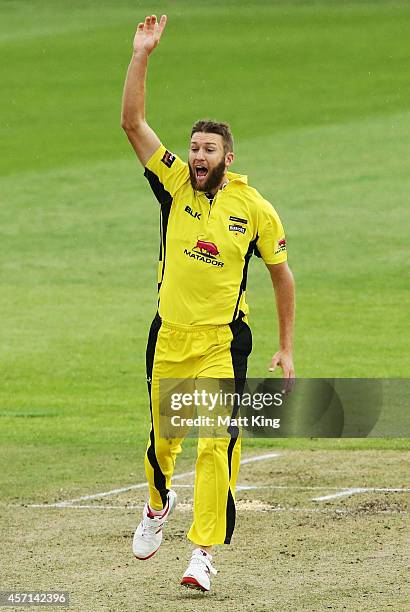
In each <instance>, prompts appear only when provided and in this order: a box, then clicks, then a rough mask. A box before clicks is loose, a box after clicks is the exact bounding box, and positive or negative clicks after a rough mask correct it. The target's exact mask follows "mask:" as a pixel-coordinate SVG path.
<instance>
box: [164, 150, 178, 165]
mask: <svg viewBox="0 0 410 612" xmlns="http://www.w3.org/2000/svg"><path fill="white" fill-rule="evenodd" d="M175 160H176V155H174V154H173V153H171V152H170V151H165V153H164V155H163V156H162V159H161V161H162V163H163V164H165V165H166V167H167V168H170V167H171V166H172V164H173V163H174V161H175Z"/></svg>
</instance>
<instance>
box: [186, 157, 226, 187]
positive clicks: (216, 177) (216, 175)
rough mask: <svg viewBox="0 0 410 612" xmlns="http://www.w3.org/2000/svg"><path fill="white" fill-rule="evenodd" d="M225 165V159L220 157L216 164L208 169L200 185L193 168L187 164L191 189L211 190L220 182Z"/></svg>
mask: <svg viewBox="0 0 410 612" xmlns="http://www.w3.org/2000/svg"><path fill="white" fill-rule="evenodd" d="M225 170H226V166H225V160H224V159H222V160H221V161H220V162H219V164H218V165H217V166H215V168H214V169H213V170H210V171H208V176H207V177H206V181H205V182H204V183H202V185H200V184H199V183H198V181H197V179H196V174H195V170H194V168H192V167H191V164H189V176H190V179H191V185H192V187H193V189H196V190H197V191H205V192H206V191H213V190H214V189H216V188H217V187H219V185H220V184H221V183H222V179H223V176H224V174H225Z"/></svg>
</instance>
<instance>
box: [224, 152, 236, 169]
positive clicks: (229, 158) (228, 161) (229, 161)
mask: <svg viewBox="0 0 410 612" xmlns="http://www.w3.org/2000/svg"><path fill="white" fill-rule="evenodd" d="M234 159H235V155H234V154H233V153H227V154H226V155H225V166H226V167H227V168H229V166H230V165H231V164H232V163H233V160H234Z"/></svg>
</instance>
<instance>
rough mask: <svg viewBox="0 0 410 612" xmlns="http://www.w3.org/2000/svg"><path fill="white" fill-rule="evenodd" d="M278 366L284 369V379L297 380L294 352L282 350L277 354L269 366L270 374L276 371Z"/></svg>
mask: <svg viewBox="0 0 410 612" xmlns="http://www.w3.org/2000/svg"><path fill="white" fill-rule="evenodd" d="M277 366H279V367H280V368H282V372H283V378H295V368H294V366H293V357H292V351H286V350H281V351H278V352H277V353H275V354H274V356H273V357H272V361H271V364H270V366H269V372H273V371H274V370H276V368H277Z"/></svg>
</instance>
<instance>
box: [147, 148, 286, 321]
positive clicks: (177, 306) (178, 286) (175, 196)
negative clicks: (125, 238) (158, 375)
mask: <svg viewBox="0 0 410 612" xmlns="http://www.w3.org/2000/svg"><path fill="white" fill-rule="evenodd" d="M144 175H145V176H146V178H147V179H148V181H149V183H150V185H151V188H152V190H153V192H154V194H155V196H156V198H157V200H158V202H159V203H160V205H161V217H160V231H161V247H160V258H159V266H158V290H159V296H158V313H159V315H160V317H161V319H163V320H164V321H168V322H169V323H175V324H181V325H226V324H228V323H231V322H232V321H234V320H235V319H237V318H239V317H242V316H244V315H245V316H246V315H247V314H248V312H249V308H248V305H247V304H246V278H247V271H248V264H249V260H250V258H251V256H252V254H256V255H257V256H259V257H262V259H263V261H264V262H265V263H266V264H278V263H281V262H283V261H286V259H287V254H286V241H285V235H284V231H283V227H282V223H281V221H280V219H279V216H278V214H277V213H276V211H275V209H274V208H273V207H272V205H271V204H270V203H269V202H268V201H266V200H265V199H264V198H263V197H262V196H261V195H260V194H259V193H258V191H256V189H254V188H253V187H250V186H249V185H248V180H247V177H246V176H244V175H241V174H235V173H233V172H228V173H227V179H228V182H227V183H226V185H225V186H224V187H223V188H222V189H220V190H219V191H218V192H217V193H216V195H215V196H214V198H213V200H210V198H209V196H207V195H206V194H205V193H204V192H201V191H196V190H194V189H193V187H192V185H191V180H190V176H189V168H188V164H187V163H185V162H183V161H182V160H181V159H180V158H179V157H177V156H176V155H174V154H173V153H171V152H170V151H168V150H167V149H166V148H165V147H164V146H163V145H161V146H160V147H159V148H158V149H157V151H156V152H155V153H154V154H153V156H152V157H151V158H150V159H149V161H148V162H147V164H146V167H145V172H144Z"/></svg>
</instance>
